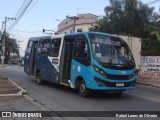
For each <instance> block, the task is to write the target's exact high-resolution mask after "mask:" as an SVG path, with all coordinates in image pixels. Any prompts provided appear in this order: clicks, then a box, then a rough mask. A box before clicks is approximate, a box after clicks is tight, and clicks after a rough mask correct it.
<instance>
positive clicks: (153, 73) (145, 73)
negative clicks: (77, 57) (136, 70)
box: [140, 56, 160, 78]
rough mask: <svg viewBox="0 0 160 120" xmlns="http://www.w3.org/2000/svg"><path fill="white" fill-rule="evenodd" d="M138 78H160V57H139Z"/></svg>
mask: <svg viewBox="0 0 160 120" xmlns="http://www.w3.org/2000/svg"><path fill="white" fill-rule="evenodd" d="M140 77H142V78H160V56H142V57H141V71H140Z"/></svg>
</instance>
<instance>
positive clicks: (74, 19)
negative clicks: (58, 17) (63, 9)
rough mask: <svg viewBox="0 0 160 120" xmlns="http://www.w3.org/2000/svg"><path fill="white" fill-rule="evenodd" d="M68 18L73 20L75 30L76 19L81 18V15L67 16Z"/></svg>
mask: <svg viewBox="0 0 160 120" xmlns="http://www.w3.org/2000/svg"><path fill="white" fill-rule="evenodd" d="M66 18H69V19H71V20H73V32H75V27H76V20H79V17H77V16H68V15H67V16H66Z"/></svg>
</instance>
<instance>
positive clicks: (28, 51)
mask: <svg viewBox="0 0 160 120" xmlns="http://www.w3.org/2000/svg"><path fill="white" fill-rule="evenodd" d="M32 44H33V41H29V44H28V47H27V53H28V54H30V53H31V48H32Z"/></svg>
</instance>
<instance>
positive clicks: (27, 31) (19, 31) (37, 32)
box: [12, 29, 42, 33]
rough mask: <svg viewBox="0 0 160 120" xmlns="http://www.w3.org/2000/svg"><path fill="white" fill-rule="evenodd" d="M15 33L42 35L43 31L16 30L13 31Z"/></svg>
mask: <svg viewBox="0 0 160 120" xmlns="http://www.w3.org/2000/svg"><path fill="white" fill-rule="evenodd" d="M12 30H13V31H17V32H23V33H40V32H41V33H42V31H24V30H15V29H12Z"/></svg>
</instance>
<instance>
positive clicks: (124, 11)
mask: <svg viewBox="0 0 160 120" xmlns="http://www.w3.org/2000/svg"><path fill="white" fill-rule="evenodd" d="M104 12H105V13H106V16H104V17H103V18H101V19H100V20H99V21H98V22H97V24H98V25H97V26H95V27H93V28H92V29H91V30H92V31H101V32H107V33H111V34H127V35H132V36H136V37H143V38H145V37H146V35H147V34H149V33H150V32H151V31H152V29H148V28H149V27H148V25H152V26H157V24H158V23H157V22H158V21H157V20H158V19H159V18H160V16H159V15H158V14H157V13H154V8H153V7H149V6H148V5H146V4H143V3H142V2H141V1H138V0H110V6H106V7H105V9H104Z"/></svg>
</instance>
